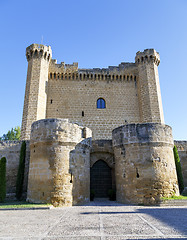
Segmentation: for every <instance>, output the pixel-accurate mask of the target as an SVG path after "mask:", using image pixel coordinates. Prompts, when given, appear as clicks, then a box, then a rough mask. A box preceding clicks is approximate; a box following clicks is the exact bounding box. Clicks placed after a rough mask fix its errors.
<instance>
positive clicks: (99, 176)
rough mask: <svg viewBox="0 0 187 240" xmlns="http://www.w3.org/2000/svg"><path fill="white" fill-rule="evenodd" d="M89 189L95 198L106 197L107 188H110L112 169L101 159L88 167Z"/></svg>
mask: <svg viewBox="0 0 187 240" xmlns="http://www.w3.org/2000/svg"><path fill="white" fill-rule="evenodd" d="M90 189H91V190H93V191H94V193H95V197H96V198H107V197H108V190H109V189H112V171H111V168H110V167H109V166H108V164H107V163H106V162H105V161H103V160H98V161H97V162H95V163H94V164H93V166H92V167H91V169H90Z"/></svg>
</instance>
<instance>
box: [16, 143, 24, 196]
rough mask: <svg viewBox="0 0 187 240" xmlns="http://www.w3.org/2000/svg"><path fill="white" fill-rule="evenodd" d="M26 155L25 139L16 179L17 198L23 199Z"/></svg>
mask: <svg viewBox="0 0 187 240" xmlns="http://www.w3.org/2000/svg"><path fill="white" fill-rule="evenodd" d="M25 156H26V142H25V141H23V142H22V144H21V150H20V158H19V167H18V174H17V180H16V198H17V199H18V200H20V199H21V197H22V193H23V181H24V171H25Z"/></svg>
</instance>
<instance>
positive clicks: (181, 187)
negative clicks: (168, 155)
mask: <svg viewBox="0 0 187 240" xmlns="http://www.w3.org/2000/svg"><path fill="white" fill-rule="evenodd" d="M173 152H174V158H175V165H176V171H177V178H178V184H179V191H180V193H182V191H183V190H184V181H183V176H182V169H181V163H180V158H179V154H178V151H177V147H176V146H174V148H173Z"/></svg>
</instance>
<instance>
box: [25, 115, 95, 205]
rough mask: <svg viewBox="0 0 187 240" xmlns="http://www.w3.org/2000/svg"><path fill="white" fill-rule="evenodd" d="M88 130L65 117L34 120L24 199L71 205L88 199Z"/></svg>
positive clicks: (89, 140) (89, 141) (89, 142)
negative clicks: (26, 191) (26, 188)
mask: <svg viewBox="0 0 187 240" xmlns="http://www.w3.org/2000/svg"><path fill="white" fill-rule="evenodd" d="M90 137H91V131H90V129H88V128H83V127H80V126H78V125H76V124H72V123H70V122H69V121H68V120H67V119H45V120H40V121H37V122H34V123H33V124H32V129H31V143H30V152H31V157H30V167H29V183H28V194H27V200H28V201H30V202H45V203H52V204H53V205H54V206H72V205H77V204H83V203H85V202H88V201H89V194H90V147H91V139H90Z"/></svg>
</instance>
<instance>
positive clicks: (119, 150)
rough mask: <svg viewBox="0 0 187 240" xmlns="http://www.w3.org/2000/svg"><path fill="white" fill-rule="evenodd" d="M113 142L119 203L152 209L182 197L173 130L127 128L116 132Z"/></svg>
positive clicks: (157, 126)
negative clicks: (162, 198)
mask: <svg viewBox="0 0 187 240" xmlns="http://www.w3.org/2000/svg"><path fill="white" fill-rule="evenodd" d="M112 141H113V148H114V155H115V174H116V197H117V201H119V202H122V203H140V204H146V205H152V204H157V203H159V202H160V199H161V197H171V196H172V195H174V194H175V195H179V190H178V182H177V175H176V168H175V161H174V155H173V144H174V143H173V137H172V129H171V127H170V126H167V125H164V124H159V123H142V124H128V125H124V126H121V127H118V128H116V129H114V130H113V132H112Z"/></svg>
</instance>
